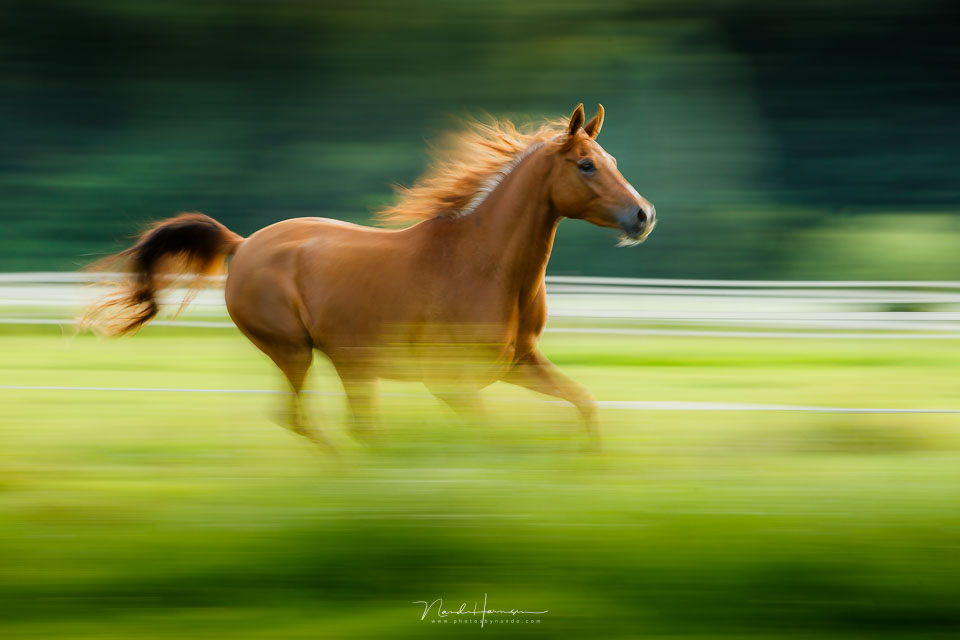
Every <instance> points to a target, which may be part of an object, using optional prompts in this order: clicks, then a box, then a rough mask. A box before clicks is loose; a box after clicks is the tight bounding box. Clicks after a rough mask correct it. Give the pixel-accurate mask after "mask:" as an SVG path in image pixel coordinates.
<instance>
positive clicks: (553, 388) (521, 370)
mask: <svg viewBox="0 0 960 640" xmlns="http://www.w3.org/2000/svg"><path fill="white" fill-rule="evenodd" d="M503 381H504V382H509V383H510V384H515V385H517V386H520V387H525V388H527V389H531V390H533V391H536V392H538V393H542V394H544V395H548V396H553V397H554V398H560V399H561V400H566V401H567V402H569V403H570V404H572V405H573V406H574V407H576V408H577V410H578V411H579V412H580V415H581V416H582V418H583V425H584V428H585V429H586V431H587V435H588V436H589V438H590V442H589V446H590V448H596V449H599V448H600V423H599V422H598V420H597V407H596V404H595V403H594V401H593V395H592V394H591V393H590V392H589V391H587V389H586V388H584V387H583V386H581V385H579V384H577V383H576V382H574V381H573V380H571V379H570V378H568V377H567V376H566V375H565V374H564V373H562V372H561V371H560V370H559V369H557V367H556V366H555V365H554V364H553V363H552V362H550V361H549V360H547V357H546V356H545V355H543V354H542V353H540V351H539V350H538V349H534V350H533V351H531V352H530V353H529V354H527V355H526V356H524V357H523V358H521V359H520V360H519V361H518V362H517V363H516V364H515V365H514V366H513V368H512V369H510V371H508V372H507V375H506V376H504V377H503Z"/></svg>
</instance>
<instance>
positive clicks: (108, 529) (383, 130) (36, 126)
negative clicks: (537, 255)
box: [0, 0, 960, 640]
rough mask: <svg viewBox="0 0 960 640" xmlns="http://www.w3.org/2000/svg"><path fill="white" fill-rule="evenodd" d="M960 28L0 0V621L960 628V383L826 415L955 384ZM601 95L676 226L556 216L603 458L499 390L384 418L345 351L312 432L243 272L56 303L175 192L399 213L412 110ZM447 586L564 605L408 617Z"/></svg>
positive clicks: (720, 631)
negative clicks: (238, 302)
mask: <svg viewBox="0 0 960 640" xmlns="http://www.w3.org/2000/svg"><path fill="white" fill-rule="evenodd" d="M958 23H960V4H958V3H956V2H948V1H947V0H912V1H910V2H907V1H906V0H869V1H867V0H809V1H808V2H786V1H785V0H711V1H709V2H708V1H707V0H682V1H672V2H668V1H665V0H594V1H590V2H587V1H584V0H577V1H573V0H555V1H554V2H534V1H533V0H485V1H484V2H471V1H469V0H467V1H459V2H456V1H450V0H351V1H350V2H309V1H306V0H284V1H283V2H235V1H232V0H204V1H203V2H196V1H195V0H163V1H162V2H160V1H156V0H139V1H137V2H131V1H129V0H98V1H96V2H91V1H87V2H84V1H81V0H7V1H6V2H3V3H2V10H0V86H2V91H0V271H4V272H10V273H3V274H0V637H2V638H4V639H6V638H10V639H17V640H19V639H21V638H23V639H41V638H44V639H45V638H84V639H91V640H93V639H100V638H102V639H104V640H106V639H122V640H128V639H130V638H137V639H143V640H161V639H163V640H167V639H171V640H174V639H176V640H180V639H185V638H208V639H210V640H255V639H256V640H267V639H269V640H277V639H283V640H286V639H294V638H297V639H303V640H307V639H309V640H316V639H320V638H323V639H326V638H331V639H333V638H336V639H341V638H343V639H346V640H350V639H356V640H359V639H367V638H391V639H392V638H401V639H402V638H410V639H413V638H416V639H422V638H428V637H436V638H445V639H446V638H453V637H461V636H464V635H474V634H475V633H479V634H492V635H494V636H507V637H514V638H523V639H524V640H527V639H534V638H536V639H547V638H549V639H551V640H557V639H560V638H577V639H581V638H598V639H599V638H642V639H644V640H654V639H658V640H659V639H664V638H683V639H687V640H693V639H697V640H706V639H708V638H709V639H710V640H715V639H723V640H733V639H738V640H739V639H743V638H748V639H750V640H813V639H816V640H834V639H838V638H857V639H859V640H866V639H869V640H878V639H879V640H903V639H907V638H909V639H910V640H915V639H926V638H943V639H946V638H956V637H957V636H958V630H960V607H958V605H957V602H958V598H957V595H958V594H960V554H958V553H957V532H958V531H960V510H958V508H957V505H958V504H960V416H958V415H956V414H947V413H943V414H931V413H887V414H876V413H837V412H836V411H837V410H838V409H844V408H846V409H878V408H879V409H884V410H888V411H916V410H922V409H938V410H943V411H948V410H954V411H955V410H957V409H960V396H958V390H957V383H956V380H957V367H958V363H960V340H958V339H957V335H958V334H960V316H958V315H957V314H960V303H958V300H957V298H958V297H960V285H958V282H960V258H958V256H960V252H958V251H957V247H958V242H960V216H958V213H960V181H958V180H957V176H958V175H960V145H958V144H957V140H960V119H958V118H957V114H958V113H960V74H958V73H957V72H956V70H957V69H958V68H960V39H958V37H957V24H958ZM581 101H582V102H584V103H585V104H587V106H588V107H589V111H590V113H588V114H586V116H585V117H589V116H592V115H593V114H594V113H596V112H595V111H594V105H595V104H597V103H603V105H604V108H605V110H606V114H607V117H606V119H607V121H606V122H605V123H603V127H602V132H599V133H600V136H601V137H600V138H599V139H598V141H599V142H600V143H601V144H602V145H603V148H604V150H605V151H606V152H608V153H609V154H610V155H611V156H613V157H615V158H616V159H617V167H618V171H619V172H621V173H622V175H623V177H624V179H625V180H627V181H629V182H630V183H631V184H633V185H634V186H635V187H636V189H637V191H638V192H639V193H641V194H643V197H644V198H646V199H649V201H650V202H652V203H655V204H656V211H657V217H658V222H657V227H656V232H655V233H653V234H652V235H651V236H650V237H649V238H648V239H647V240H646V242H645V243H644V245H643V246H642V247H639V248H638V249H636V250H619V249H614V248H613V245H614V244H615V243H616V242H617V239H618V235H619V234H620V233H621V232H623V231H627V230H626V229H622V228H619V229H613V228H602V227H596V226H593V225H589V224H584V223H582V222H580V221H565V222H562V223H561V224H560V225H559V226H558V227H557V235H556V242H555V243H554V251H553V254H552V258H551V262H550V267H549V272H548V276H547V281H546V290H547V293H546V295H547V306H548V309H549V311H550V317H549V320H548V325H547V330H546V331H545V333H544V335H543V339H542V340H541V341H540V344H539V347H540V349H541V350H542V353H543V354H544V355H546V356H547V357H549V358H550V359H551V360H552V361H553V362H554V363H556V365H557V366H558V368H559V369H561V370H562V371H563V372H564V373H565V374H566V375H569V376H570V378H571V379H573V380H576V381H577V382H578V383H579V384H582V385H584V387H586V388H589V389H590V390H591V392H592V393H593V394H594V395H595V396H596V399H597V401H598V409H597V416H598V419H599V422H600V423H602V425H603V428H604V448H603V452H602V453H601V454H590V455H587V454H584V453H582V452H581V451H580V449H581V446H582V445H583V442H584V438H583V434H582V432H581V431H580V426H579V423H578V418H577V415H576V412H575V411H574V410H573V409H571V408H570V407H569V406H563V405H556V404H552V403H551V401H550V400H547V399H544V398H543V397H541V396H538V395H536V394H534V393H532V392H529V391H527V390H524V389H519V388H516V387H515V386H510V385H503V384H499V383H494V384H493V385H491V386H490V387H489V388H488V389H486V390H484V392H483V397H484V401H485V403H486V413H485V414H484V415H483V416H482V417H480V416H478V417H475V418H471V419H469V420H460V419H459V418H458V417H457V416H456V415H455V414H454V413H453V412H452V411H448V410H447V409H446V408H445V407H444V406H443V405H442V404H441V403H440V402H437V401H436V400H435V399H434V398H432V397H430V396H429V395H428V394H427V393H426V392H425V391H424V389H423V386H422V385H420V384H414V383H407V382H397V381H390V380H386V381H383V383H382V384H381V385H380V388H379V391H380V403H379V405H380V406H379V413H380V415H381V416H382V420H381V424H382V434H381V437H380V438H379V439H378V440H377V441H376V442H375V443H374V444H372V445H365V444H361V443H359V442H357V441H356V440H355V439H353V438H352V437H351V436H350V435H349V425H350V418H349V410H348V405H347V402H346V399H345V398H344V397H343V396H342V395H341V394H342V392H343V391H342V390H343V387H342V386H341V384H340V382H339V379H338V376H337V374H336V371H335V370H334V369H333V368H332V367H331V366H330V365H329V363H327V361H326V360H323V359H320V358H318V359H317V361H316V362H315V363H314V364H313V366H312V367H311V370H310V374H309V375H308V376H307V378H306V380H305V383H304V389H305V390H306V392H307V393H305V395H304V398H303V402H304V405H305V411H306V413H307V414H308V415H309V416H310V417H311V418H312V419H313V422H314V424H315V426H316V428H318V429H322V430H323V433H324V435H325V436H326V437H327V438H328V439H329V440H330V442H331V443H332V444H333V446H334V447H336V449H337V450H338V451H339V457H337V458H333V457H332V456H324V455H319V454H318V451H317V448H316V447H313V446H310V444H309V443H307V442H305V441H303V439H302V438H299V437H297V436H295V435H292V434H290V433H289V432H286V431H284V430H283V429H280V428H276V427H274V426H273V425H272V421H273V420H274V419H275V418H276V417H277V416H276V414H277V412H278V410H280V411H281V412H282V411H284V410H285V409H284V402H283V401H284V400H286V399H287V398H286V396H285V395H283V394H285V393H286V391H285V386H284V384H285V383H284V382H283V381H282V379H281V377H280V376H279V375H278V374H277V371H276V369H275V368H274V367H273V365H272V364H271V362H270V361H269V359H268V358H267V356H265V355H264V354H262V353H261V352H260V351H259V350H258V349H257V348H256V347H254V346H252V345H251V344H250V342H249V341H247V340H246V338H244V337H243V336H242V335H241V334H240V333H239V332H238V330H237V329H236V328H235V327H234V325H233V323H232V321H231V320H230V319H229V317H228V316H227V315H226V308H225V305H224V294H223V291H222V289H218V288H211V289H209V290H205V291H202V292H200V294H199V295H198V296H197V298H196V299H195V300H194V303H193V305H192V306H191V307H190V308H188V309H186V310H185V311H184V313H183V314H182V315H181V317H180V318H178V319H174V318H173V317H172V316H173V313H174V312H175V310H176V308H177V307H178V305H179V302H180V299H181V295H182V293H183V292H179V291H171V292H168V293H166V294H164V295H162V296H161V297H160V298H159V303H160V319H159V320H158V321H157V322H155V323H153V324H150V325H148V326H147V327H145V328H144V329H143V330H142V331H141V332H140V334H139V335H137V336H136V337H135V338H133V339H120V340H114V341H107V340H101V339H99V338H97V337H95V336H92V335H89V334H77V333H76V332H75V327H74V325H72V324H71V323H69V322H63V321H64V320H66V319H70V318H75V317H77V315H78V314H79V313H80V311H81V310H82V308H83V307H84V306H85V305H86V304H87V303H88V302H89V301H90V300H91V298H94V297H96V294H98V293H99V289H98V288H97V287H89V286H87V285H88V281H87V278H88V276H89V274H86V273H77V269H79V268H80V267H81V266H84V265H88V264H90V263H91V262H94V261H95V260H97V259H98V258H100V257H102V256H105V255H110V254H113V253H115V252H117V251H120V250H122V249H124V248H125V247H127V246H129V245H130V244H131V243H132V242H133V240H132V238H133V237H135V236H136V235H137V234H138V232H140V231H142V229H143V227H144V226H146V225H147V224H148V223H150V222H152V221H156V220H162V219H165V218H168V217H169V216H171V215H174V213H175V212H178V211H203V212H205V213H206V214H208V215H210V216H211V217H213V218H214V219H216V220H218V221H219V222H221V223H222V224H223V225H225V226H226V227H227V228H229V229H231V230H233V231H234V232H236V233H237V234H238V235H240V236H242V237H245V238H248V237H250V236H251V235H252V234H254V233H255V232H256V231H257V230H258V229H262V228H264V227H267V226H269V225H271V224H273V223H276V222H278V221H281V220H288V219H292V218H303V217H313V216H319V217H324V218H331V219H337V220H341V221H345V222H350V223H355V224H360V225H369V224H371V223H372V222H373V214H372V212H373V211H376V210H380V209H382V208H383V207H387V206H389V205H390V204H391V203H394V202H395V199H394V194H393V193H392V192H391V187H390V185H392V184H401V185H415V183H416V178H417V176H419V175H421V174H422V172H423V171H424V169H425V167H426V166H428V164H429V151H428V149H427V147H425V145H424V140H425V139H426V140H430V141H431V142H432V143H435V144H439V145H440V146H441V147H442V145H443V144H444V137H443V136H442V132H445V131H450V130H459V129H460V128H461V126H462V122H460V119H467V120H470V119H477V120H482V121H487V120H485V118H486V116H485V114H487V113H489V114H496V115H498V116H501V117H502V118H504V119H506V120H508V121H511V122H518V123H519V122H542V121H543V120H544V119H545V118H554V117H557V116H560V115H566V114H569V113H570V109H571V108H572V107H573V106H574V105H576V104H577V103H578V102H581ZM584 124H586V122H585V123H584ZM595 124H596V123H595ZM597 132H598V131H597V130H594V133H597ZM531 157H532V156H531ZM578 160H579V158H578ZM575 166H576V165H575V164H574V163H571V166H570V167H568V168H570V169H573V168H574V167H575ZM576 170H577V171H580V170H581V169H580V168H577V169H576ZM460 204H469V203H460ZM466 208H469V207H466ZM477 212H478V210H474V213H477ZM620 213H622V214H626V213H629V212H628V211H626V209H623V208H622V210H621V212H620ZM644 213H645V215H647V213H648V212H647V211H644ZM650 213H652V212H650ZM479 219H480V218H472V216H471V215H467V216H464V217H463V218H462V219H461V222H465V223H467V224H470V223H472V222H475V221H477V220H479ZM639 219H640V218H639V211H638V212H637V218H636V221H637V222H638V223H639ZM631 221H632V219H631ZM648 228H649V227H648ZM211 265H213V263H211ZM37 272H42V274H41V275H37ZM64 272H74V273H72V274H71V275H64ZM43 274H45V275H43ZM414 292H415V290H414V289H407V288H405V287H399V288H398V290H397V291H396V292H395V295H398V296H404V295H407V296H409V295H413V293H414ZM460 293H462V294H463V295H465V296H466V295H470V294H472V291H470V290H466V291H463V292H458V294H460ZM178 323H179V324H178ZM77 388H83V389H84V390H77ZM89 388H101V389H105V390H103V391H95V392H94V391H88V390H86V389H89ZM106 389H109V390H106ZM121 389H123V391H121ZM131 389H132V390H131ZM156 389H168V390H176V391H175V392H173V391H168V392H162V393H161V392H156V391H151V390H156ZM205 389H206V390H211V389H215V390H222V391H231V392H230V393H200V392H192V391H190V390H205ZM236 391H264V392H267V393H236ZM618 403H626V404H624V405H622V406H625V407H629V408H614V407H617V406H621V405H619V404H618ZM784 407H787V408H800V409H803V410H796V411H794V410H782V408H784ZM706 408H709V410H702V409H706ZM757 408H763V409H764V410H753V409H757ZM771 408H773V409H774V410H769V409H771ZM815 408H826V409H830V410H831V411H833V412H831V413H821V412H811V411H810V409H815ZM728 409H735V410H728ZM438 599H442V602H443V608H444V609H446V610H454V611H456V610H457V609H459V608H460V607H461V603H462V605H463V606H464V609H473V608H474V607H475V606H476V605H475V603H476V604H479V605H480V606H483V605H484V603H487V606H488V607H489V608H491V609H504V610H506V609H518V610H522V611H536V612H547V613H544V614H542V615H539V616H537V618H536V619H529V618H528V617H527V616H516V617H514V616H504V615H486V614H485V617H484V618H483V622H484V627H483V628H482V629H480V628H479V625H476V626H475V627H474V629H470V628H468V629H459V628H456V627H455V626H454V621H455V619H459V620H463V621H464V622H465V623H470V622H471V621H472V620H474V617H473V616H464V615H456V614H452V615H449V616H447V617H446V618H445V619H446V620H448V622H447V623H444V622H443V621H442V620H441V619H440V618H439V617H438V616H437V613H436V610H437V607H434V608H433V609H432V610H431V611H430V613H429V614H428V615H426V616H425V619H421V617H424V605H421V604H416V603H418V602H426V603H432V602H435V601H437V600H438ZM484 608H485V609H486V608H487V607H484ZM520 618H523V619H522V620H521V619H520ZM513 620H517V622H516V623H514V622H513ZM440 627H446V628H442V629H441V628H440ZM451 627H453V628H451Z"/></svg>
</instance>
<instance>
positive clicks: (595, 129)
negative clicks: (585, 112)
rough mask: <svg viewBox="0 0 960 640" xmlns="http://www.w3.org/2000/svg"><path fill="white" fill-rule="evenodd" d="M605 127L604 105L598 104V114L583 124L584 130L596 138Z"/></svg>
mask: <svg viewBox="0 0 960 640" xmlns="http://www.w3.org/2000/svg"><path fill="white" fill-rule="evenodd" d="M602 127H603V105H602V104H598V105H597V115H595V116H593V117H592V118H590V122H588V123H587V124H585V125H583V130H584V131H586V132H587V135H588V136H590V137H591V138H596V137H597V135H599V133H600V129H601V128H602Z"/></svg>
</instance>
